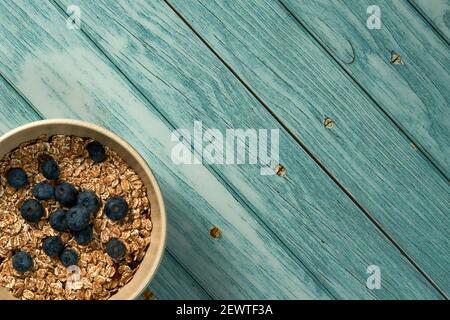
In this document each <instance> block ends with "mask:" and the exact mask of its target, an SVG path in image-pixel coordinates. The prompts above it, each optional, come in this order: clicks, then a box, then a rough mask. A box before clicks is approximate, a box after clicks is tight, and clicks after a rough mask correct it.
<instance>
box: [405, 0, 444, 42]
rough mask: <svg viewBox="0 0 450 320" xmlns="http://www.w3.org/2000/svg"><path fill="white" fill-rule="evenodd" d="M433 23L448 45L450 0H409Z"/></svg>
mask: <svg viewBox="0 0 450 320" xmlns="http://www.w3.org/2000/svg"><path fill="white" fill-rule="evenodd" d="M409 2H410V3H411V4H412V5H413V6H414V7H415V8H416V9H417V10H419V11H420V13H421V14H423V15H424V16H425V18H426V20H427V21H428V22H429V23H431V24H432V25H433V27H434V28H435V29H436V31H437V32H438V33H439V34H440V35H441V36H442V38H443V39H444V41H447V45H448V44H449V42H450V2H449V1H448V0H409Z"/></svg>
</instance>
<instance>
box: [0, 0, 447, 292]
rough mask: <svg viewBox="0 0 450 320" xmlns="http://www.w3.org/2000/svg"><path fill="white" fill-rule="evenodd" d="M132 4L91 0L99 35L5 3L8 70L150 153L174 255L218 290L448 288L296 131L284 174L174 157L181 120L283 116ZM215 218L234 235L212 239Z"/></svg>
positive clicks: (33, 97) (150, 11)
mask: <svg viewBox="0 0 450 320" xmlns="http://www.w3.org/2000/svg"><path fill="white" fill-rule="evenodd" d="M121 3H122V4H123V3H125V4H126V6H125V8H124V9H125V10H124V12H123V13H122V14H120V11H116V10H114V9H113V10H111V8H110V3H108V4H107V5H104V4H97V3H88V2H86V4H83V5H82V8H85V7H86V10H88V9H87V8H91V9H90V10H91V15H88V16H85V20H86V23H85V22H83V30H84V31H85V32H86V34H88V35H89V37H90V38H91V39H93V40H94V42H95V45H93V44H92V42H90V41H89V40H87V38H86V36H85V34H84V33H82V32H80V31H68V30H67V29H65V18H66V17H65V16H64V15H63V14H62V12H61V10H59V11H60V12H57V10H55V8H54V7H52V6H50V5H48V4H41V3H39V5H38V4H37V3H36V2H35V3H33V2H30V1H23V2H19V5H16V4H15V3H13V2H4V3H2V4H0V7H1V10H0V12H4V14H3V15H4V16H3V18H4V19H2V20H1V21H0V25H1V28H0V36H1V37H0V39H3V40H0V41H4V42H0V44H1V45H0V57H1V59H0V71H1V72H2V74H4V76H5V77H6V78H7V79H8V80H9V81H10V82H11V83H12V84H13V85H14V86H15V87H16V88H17V89H18V90H19V91H20V92H21V93H22V94H23V95H24V96H25V97H26V99H28V100H29V101H30V103H31V104H32V105H33V106H34V108H35V109H37V110H39V112H40V113H42V115H43V116H45V117H60V116H68V117H75V118H82V119H84V120H88V121H91V122H95V123H98V124H101V125H103V126H105V127H108V128H110V129H112V130H114V131H116V132H117V133H119V134H120V135H121V136H123V137H124V138H125V139H127V140H128V141H130V142H132V144H133V145H134V146H136V148H137V149H138V150H139V151H140V152H141V153H142V154H143V155H144V157H145V158H146V159H147V160H148V161H149V163H150V164H151V166H152V168H153V169H154V170H155V171H156V172H155V173H156V175H157V176H158V179H159V180H160V182H161V185H162V190H163V192H164V194H165V197H166V202H167V206H168V211H169V221H170V225H169V251H170V252H171V253H173V256H172V257H173V258H174V259H168V261H171V260H177V261H179V262H180V263H181V264H182V265H183V268H185V269H187V270H189V272H190V273H191V275H192V278H191V280H193V281H194V282H198V283H200V285H201V286H202V287H203V289H204V291H205V292H208V293H209V295H210V296H211V297H213V298H245V297H247V298H252V297H253V298H270V297H274V298H283V297H285V298H333V297H334V298H349V297H365V298H400V297H407V298H413V297H421V298H437V297H439V295H438V294H437V292H436V291H435V290H433V289H432V288H431V287H430V285H429V283H427V282H426V281H425V279H424V278H423V277H421V276H420V275H419V274H418V273H417V272H416V271H415V270H414V269H413V268H412V266H410V265H409V264H408V262H407V261H406V260H405V259H404V258H403V257H401V256H400V254H399V252H398V251H397V250H396V249H395V248H394V247H393V246H392V245H391V244H390V243H389V242H388V241H387V240H386V239H385V238H384V237H383V236H382V235H381V234H380V232H378V230H377V229H376V228H375V227H374V226H373V225H372V224H371V223H370V221H368V220H367V219H366V218H365V217H364V216H363V215H361V213H360V212H359V210H358V209H357V208H356V206H354V204H353V203H352V202H351V201H350V200H349V199H348V198H347V197H346V196H345V194H344V193H342V192H341V191H340V190H339V189H338V188H336V186H335V185H334V184H333V182H332V180H330V179H329V178H328V177H327V176H326V175H325V174H324V173H323V172H322V171H321V170H320V169H319V168H318V167H317V166H316V165H315V163H314V162H313V161H312V160H311V159H310V158H308V156H307V154H305V153H304V152H303V151H302V150H301V149H300V148H299V147H298V145H297V144H296V143H295V142H294V141H292V139H290V138H289V136H288V135H287V134H286V133H285V132H284V131H282V137H281V139H282V146H281V149H282V161H284V162H283V164H286V167H287V169H288V171H287V172H288V174H287V176H286V177H284V178H280V177H277V176H275V177H267V179H264V178H263V177H261V176H259V174H258V172H259V168H258V167H247V166H241V167H238V166H227V167H225V166H224V167H207V168H206V167H199V166H179V167H177V166H174V165H173V164H172V163H171V160H170V149H171V146H172V145H173V143H172V142H171V141H170V139H169V138H170V133H171V130H172V129H173V127H174V126H179V125H183V126H184V125H187V124H189V123H190V124H191V125H192V119H200V120H203V121H204V123H205V124H208V125H210V124H211V123H212V125H211V126H214V127H216V128H225V127H255V126H256V127H257V128H258V126H259V127H265V126H267V127H269V128H271V127H279V125H277V123H276V122H275V121H274V120H273V119H272V118H271V117H270V114H268V113H267V112H265V111H264V109H262V107H261V105H259V104H258V102H257V101H256V100H255V99H253V97H252V96H251V95H249V94H248V93H247V92H246V91H245V89H244V88H243V87H242V86H241V85H240V83H239V82H238V81H237V80H236V79H234V78H233V76H232V75H231V74H230V73H229V72H228V71H227V69H226V68H224V67H223V66H222V65H221V64H220V62H219V61H218V60H217V59H215V58H214V56H213V55H212V54H211V53H210V52H208V50H207V49H206V48H205V47H204V46H202V44H201V43H200V42H199V41H198V39H196V38H195V37H194V36H193V34H192V33H190V32H189V30H188V29H187V28H186V26H185V25H184V24H183V23H182V22H181V20H179V19H178V18H177V16H176V15H175V14H174V13H173V12H171V11H170V10H168V7H166V6H163V4H162V3H160V2H154V3H139V2H138V3H137V5H140V7H141V8H147V10H141V9H140V8H139V9H136V7H134V6H135V5H136V2H132V3H130V2H121ZM114 5H116V4H114ZM137 5H136V6H137ZM163 8H164V9H163ZM108 10H109V11H108ZM83 12H85V11H83ZM108 12H109V13H108ZM102 14H104V15H102ZM130 14H131V16H130ZM94 16H95V18H94ZM106 17H108V18H106ZM129 17H131V18H132V19H128V18H129ZM95 19H98V20H101V21H102V23H97V22H95V23H94V21H95ZM130 20H133V21H137V22H134V24H133V21H130ZM83 21H84V20H83ZM89 21H90V22H91V24H89ZM103 28H104V29H106V30H103ZM99 30H103V31H106V32H104V33H99V34H97V32H99ZM108 30H109V31H108ZM124 30H130V31H129V32H128V33H127V32H124ZM116 31H117V32H118V33H116V34H115V37H113V36H112V34H114V32H116ZM136 37H137V38H136ZM99 48H100V49H101V50H99ZM105 49H108V50H105ZM134 55H136V57H135V58H133V56H134ZM109 59H110V60H109ZM111 61H113V62H114V64H112V63H111ZM139 62H140V63H141V64H139ZM178 90H179V91H178ZM108 114H109V115H108ZM185 117H186V119H184V118H185ZM283 154H285V155H286V158H284V156H283ZM343 213H345V214H343ZM212 225H218V226H219V227H220V228H221V229H222V232H223V237H222V238H220V239H218V240H212V239H211V238H210V237H209V235H208V230H209V228H210V227H211V226H212ZM193 235H194V236H193ZM371 263H375V264H379V265H380V266H381V267H382V270H384V272H385V273H383V281H384V282H383V289H382V290H375V291H369V290H367V289H366V288H365V280H366V278H367V274H366V273H365V268H366V267H367V266H368V265H369V264H371ZM176 270H177V269H176V268H174V269H173V270H172V269H169V270H167V274H169V275H176V274H177V273H176V272H177V271H176ZM162 274H163V273H162ZM169 283H170V284H171V287H172V284H174V285H173V288H174V287H175V286H176V283H175V282H169ZM162 285H164V284H162ZM191 285H192V283H191ZM187 286H189V284H187ZM268 288H269V290H268ZM181 291H183V292H185V291H188V290H181ZM156 295H157V297H159V296H160V295H159V294H158V292H156ZM162 296H164V295H162Z"/></svg>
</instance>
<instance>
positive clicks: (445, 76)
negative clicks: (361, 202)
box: [281, 0, 450, 178]
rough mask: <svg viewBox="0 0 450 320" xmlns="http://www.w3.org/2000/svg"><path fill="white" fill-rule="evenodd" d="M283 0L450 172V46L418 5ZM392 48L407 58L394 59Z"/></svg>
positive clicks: (384, 1) (384, 0)
mask: <svg viewBox="0 0 450 320" xmlns="http://www.w3.org/2000/svg"><path fill="white" fill-rule="evenodd" d="M281 2H283V3H284V4H285V5H286V7H287V8H288V9H289V10H290V11H291V12H292V13H293V14H294V15H295V16H296V17H297V18H298V19H299V20H300V21H301V23H302V24H304V26H305V27H306V28H307V29H308V31H309V32H312V33H314V34H315V35H316V37H317V39H319V41H320V42H321V43H322V44H323V45H324V46H325V47H326V48H328V50H329V51H330V54H331V55H332V56H333V57H334V58H335V59H336V61H337V62H338V63H339V64H340V65H341V66H342V67H343V68H344V69H345V70H346V71H347V72H348V73H349V74H350V75H351V76H352V77H353V78H354V79H355V80H356V81H357V83H359V84H360V85H361V86H362V87H363V88H364V89H365V90H366V91H367V92H368V93H369V95H370V96H372V97H373V98H374V99H375V100H376V101H377V102H378V104H379V105H380V107H381V108H382V109H383V110H384V111H385V112H386V113H387V114H389V115H390V117H392V118H393V119H394V120H395V122H396V123H397V124H398V125H399V126H400V127H401V128H402V130H404V131H405V132H406V133H407V135H408V136H409V137H411V138H412V140H413V141H414V142H415V144H416V146H418V147H420V148H421V149H422V150H424V151H425V152H426V153H427V154H428V155H429V157H430V159H431V161H433V162H435V163H436V164H437V165H438V167H439V168H440V169H441V170H442V171H443V172H444V173H445V174H446V176H447V178H448V177H450V144H449V137H450V117H448V116H447V115H448V110H449V105H450V73H449V72H448V70H450V50H449V48H448V44H445V43H444V42H443V41H441V39H440V38H439V36H438V35H437V34H435V32H434V31H433V30H432V29H431V28H430V26H429V25H428V23H427V22H425V21H424V20H423V19H422V18H421V17H420V16H419V15H418V14H417V12H416V10H414V8H413V7H411V5H410V4H409V3H408V2H406V1H389V0H378V1H375V2H374V1H369V0H364V1H358V2H355V3H353V2H345V1H344V2H340V1H339V2H338V1H328V0H321V1H307V0H301V1H298V0H282V1H281ZM370 5H378V6H379V8H380V10H381V15H382V17H381V23H382V25H381V28H380V29H379V30H369V29H368V28H367V26H366V20H367V18H368V17H369V15H368V14H367V13H366V10H367V8H368V7H369V6H370ZM391 52H396V53H398V54H399V55H400V56H401V58H402V61H403V63H404V64H402V65H392V64H391V62H390V58H391ZM352 55H354V57H353V56H352ZM353 59H354V61H353V62H352V63H349V61H352V60H353ZM446 70H447V71H446Z"/></svg>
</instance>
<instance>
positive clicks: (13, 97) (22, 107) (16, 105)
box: [0, 74, 41, 135]
mask: <svg viewBox="0 0 450 320" xmlns="http://www.w3.org/2000/svg"><path fill="white" fill-rule="evenodd" d="M0 114H1V118H0V135H2V134H4V133H5V132H7V131H9V130H11V129H13V128H15V127H18V126H20V125H22V124H25V123H28V122H31V121H35V120H39V119H41V118H40V115H39V114H38V113H37V112H36V111H35V110H33V109H32V108H30V106H29V105H28V104H27V103H26V102H25V101H24V100H23V98H22V97H21V96H20V95H19V94H18V93H17V92H16V91H15V90H14V89H13V88H12V87H11V86H10V85H9V84H8V83H7V82H6V81H5V80H4V79H3V78H2V76H1V74H0Z"/></svg>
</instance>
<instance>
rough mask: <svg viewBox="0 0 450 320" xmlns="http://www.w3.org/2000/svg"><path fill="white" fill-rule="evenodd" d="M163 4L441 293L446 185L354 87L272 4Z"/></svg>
mask: <svg viewBox="0 0 450 320" xmlns="http://www.w3.org/2000/svg"><path fill="white" fill-rule="evenodd" d="M170 2H171V3H172V4H173V5H174V6H175V8H176V10H177V11H178V12H179V13H180V14H181V15H182V16H184V17H185V18H186V19H187V21H188V22H189V23H190V24H191V25H192V26H193V28H194V29H195V30H197V32H198V33H199V34H200V35H201V36H202V37H203V38H204V39H205V41H207V42H208V44H209V45H210V46H211V47H212V48H213V49H214V50H215V51H216V52H217V53H218V54H219V55H220V56H221V58H222V59H223V60H224V61H225V62H226V63H227V64H228V65H229V66H230V67H231V68H233V70H234V72H236V74H237V75H238V76H239V77H240V78H241V79H242V81H243V82H245V83H246V84H247V85H248V86H249V87H250V88H251V89H252V90H253V91H254V92H256V94H257V95H258V96H259V97H260V98H261V99H262V100H263V101H264V102H265V103H266V104H267V105H268V107H269V108H270V109H271V110H272V111H273V112H274V113H275V114H276V115H277V116H278V117H279V118H281V119H282V121H283V122H284V123H285V124H286V125H287V126H288V127H289V128H290V129H291V130H292V132H293V133H294V134H295V136H296V137H298V138H299V139H300V140H301V141H303V142H304V143H305V144H306V146H307V147H308V148H309V149H310V150H312V152H313V154H315V155H316V157H317V158H318V159H319V160H318V161H320V162H321V163H322V164H323V165H324V166H326V167H327V168H328V169H329V171H330V172H331V174H332V175H334V177H335V178H336V179H337V180H338V181H340V182H341V183H342V185H343V186H344V187H345V188H346V189H347V190H348V191H349V193H350V194H351V195H353V196H354V198H355V199H356V200H357V201H358V202H359V203H360V204H361V205H362V208H364V209H365V210H366V211H367V214H369V215H370V216H372V217H373V218H374V219H375V220H377V221H378V222H379V223H380V225H381V226H382V228H383V229H384V230H386V231H387V233H388V234H389V235H390V236H391V237H392V238H393V239H395V240H396V241H397V242H398V243H399V245H400V246H401V247H402V248H403V249H404V250H405V251H406V253H407V254H408V255H409V256H410V257H412V259H413V260H414V261H416V262H417V263H418V265H419V266H420V267H421V268H422V269H423V270H424V271H425V272H426V273H427V274H428V275H430V276H431V277H432V278H433V280H434V281H435V282H436V283H437V284H438V285H439V286H440V287H441V289H442V290H444V292H446V293H447V295H448V294H449V293H450V282H449V281H448V279H449V270H448V261H449V260H450V252H449V250H448V248H449V247H450V238H449V236H448V230H449V226H450V215H449V209H448V208H449V204H450V202H449V201H450V193H449V188H448V182H447V181H446V180H445V179H443V177H442V176H441V175H440V174H439V173H438V172H437V171H436V170H435V169H434V168H433V167H432V166H431V164H430V163H429V161H428V160H427V159H425V158H424V157H423V156H422V155H421V154H420V153H418V152H417V150H416V149H415V148H413V147H412V146H411V145H410V142H409V141H408V139H406V138H405V137H404V135H402V134H401V133H400V132H399V131H398V130H397V128H396V127H395V126H394V125H393V124H392V123H391V122H390V121H389V119H387V118H386V117H385V115H384V114H382V113H381V112H379V109H378V108H377V107H376V106H374V104H373V102H372V101H371V100H370V99H368V98H367V96H366V95H365V94H364V93H363V92H362V91H361V90H360V89H359V88H358V87H357V86H356V85H355V83H354V81H353V80H351V79H350V78H349V77H348V75H347V74H346V73H344V72H343V71H342V69H341V68H340V67H339V66H338V65H337V64H336V63H335V62H334V61H333V60H332V59H330V57H329V56H328V55H327V53H326V52H324V50H323V49H322V48H321V47H320V46H319V45H318V44H317V43H316V42H315V41H314V40H313V39H312V38H311V37H310V35H309V34H308V33H306V32H305V31H304V30H303V29H302V28H301V27H299V25H298V23H297V22H296V21H295V20H294V19H293V17H292V16H291V15H290V14H289V13H288V12H286V10H284V9H283V8H282V7H281V6H280V5H279V4H278V3H275V2H273V1H262V0H261V1H241V2H233V3H231V2H226V1H203V2H198V1H189V2H185V1H170ZM353 22H354V21H350V23H353ZM326 117H329V118H331V119H332V120H334V122H335V126H334V127H333V128H325V127H324V125H323V121H324V119H325V118H326ZM288 170H289V167H288Z"/></svg>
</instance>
